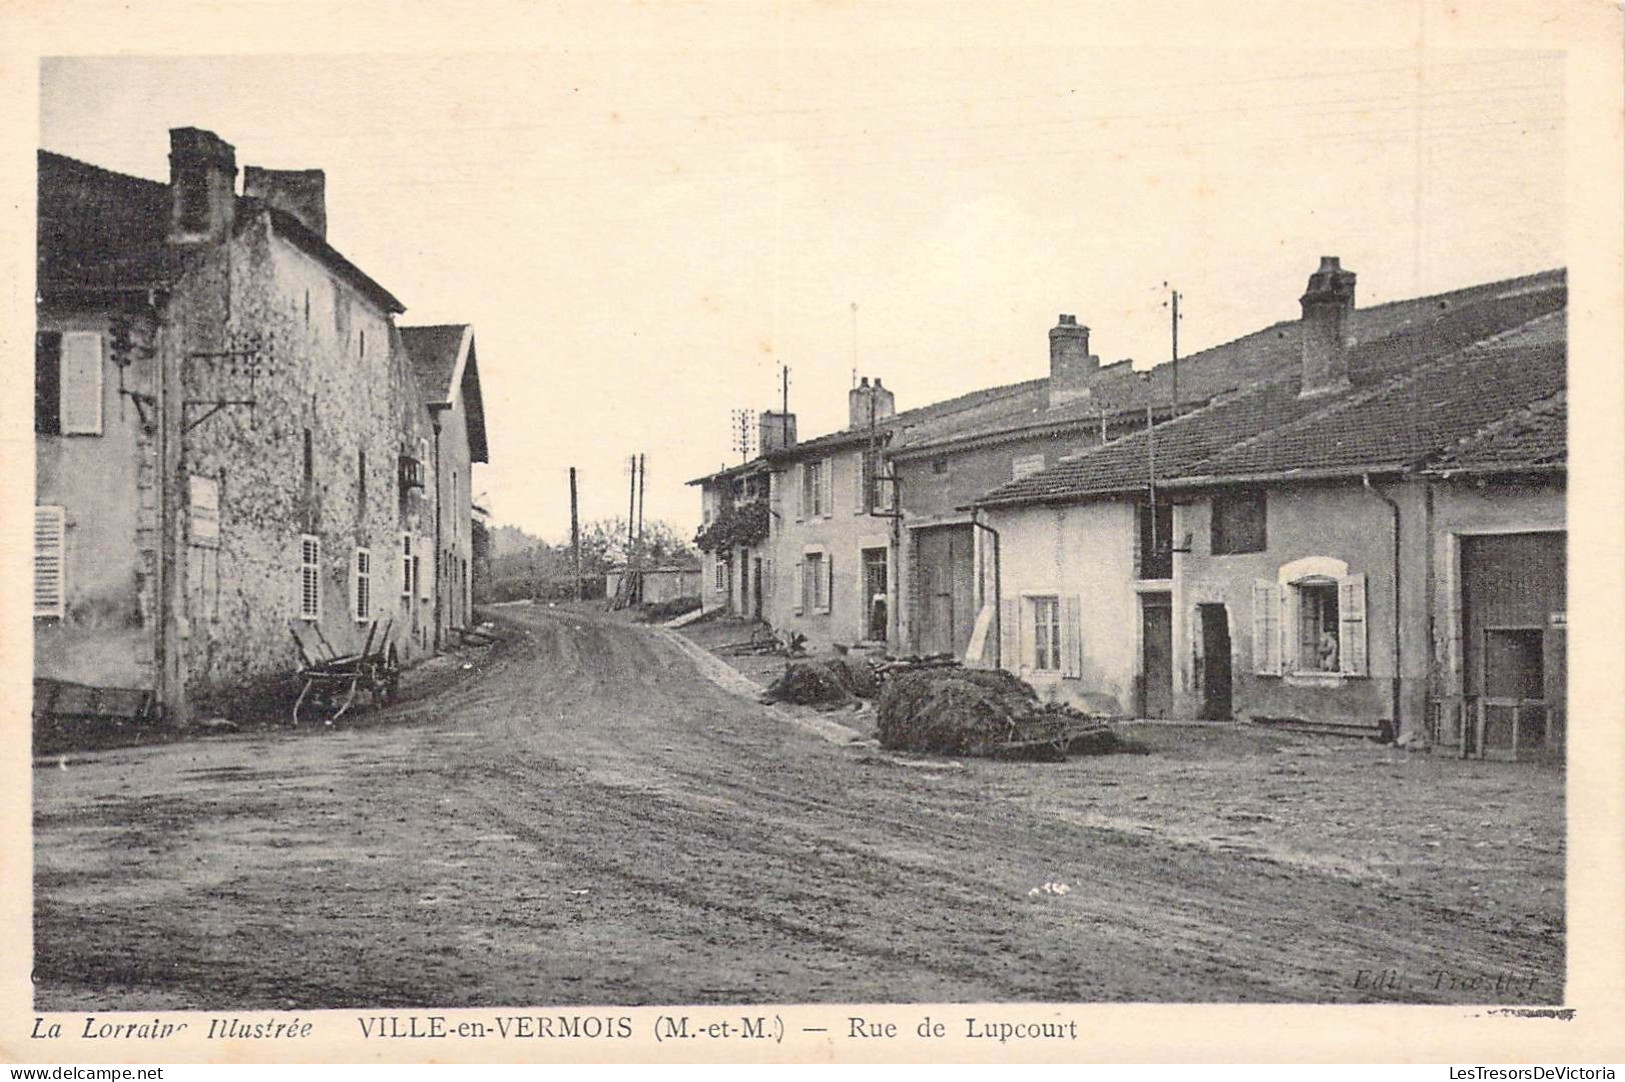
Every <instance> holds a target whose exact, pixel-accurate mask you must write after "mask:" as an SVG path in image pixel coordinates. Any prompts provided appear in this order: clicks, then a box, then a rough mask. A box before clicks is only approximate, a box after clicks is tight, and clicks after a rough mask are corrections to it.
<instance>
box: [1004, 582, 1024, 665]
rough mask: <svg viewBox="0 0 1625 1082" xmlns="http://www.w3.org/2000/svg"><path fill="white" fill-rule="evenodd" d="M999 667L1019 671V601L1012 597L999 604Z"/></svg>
mask: <svg viewBox="0 0 1625 1082" xmlns="http://www.w3.org/2000/svg"><path fill="white" fill-rule="evenodd" d="M999 667H1000V668H1001V669H1006V670H1008V671H1010V672H1013V673H1019V672H1020V671H1021V601H1020V599H1018V598H1014V597H1007V598H1004V599H1003V600H1001V601H1000V602H999Z"/></svg>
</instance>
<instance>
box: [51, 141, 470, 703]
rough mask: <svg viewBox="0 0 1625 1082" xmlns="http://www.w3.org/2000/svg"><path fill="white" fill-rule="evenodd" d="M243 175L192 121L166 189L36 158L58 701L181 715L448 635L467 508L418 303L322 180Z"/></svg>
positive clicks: (415, 649)
mask: <svg viewBox="0 0 1625 1082" xmlns="http://www.w3.org/2000/svg"><path fill="white" fill-rule="evenodd" d="M236 177H237V165H236V155H235V151H234V149H233V148H232V147H231V146H230V145H229V144H228V143H226V142H224V141H223V140H221V139H220V138H219V137H218V136H216V135H214V134H213V133H210V132H206V131H201V130H198V129H195V128H180V129H175V130H174V131H172V132H171V133H170V179H169V182H168V183H167V184H165V183H160V182H156V181H151V180H145V179H141V178H137V177H131V176H125V175H121V174H118V173H113V172H110V171H107V170H103V169H99V168H97V167H95V166H91V165H87V164H85V163H82V162H78V161H74V160H72V159H70V158H65V157H62V156H60V155H56V154H51V153H48V152H44V151H42V152H41V153H40V155H39V223H40V228H39V252H38V257H39V278H38V281H39V289H38V293H39V306H38V326H37V334H36V368H35V430H36V436H35V442H36V459H37V463H38V465H37V467H36V495H35V504H36V511H35V580H34V581H35V599H34V602H35V603H34V611H35V621H34V631H35V677H36V690H37V692H39V693H40V694H41V701H42V702H43V703H45V708H46V709H48V710H55V711H57V712H61V713H68V714H87V715H94V714H96V713H99V712H104V708H106V707H107V704H116V709H118V710H127V709H128V708H129V704H130V703H132V702H138V703H140V706H139V707H138V708H137V709H147V710H156V711H158V712H161V713H162V714H163V715H164V716H166V717H167V718H168V719H170V720H172V721H175V722H184V721H185V720H186V719H187V717H188V716H189V715H190V714H191V713H193V712H195V711H198V710H210V711H214V710H219V711H229V710H231V709H232V708H234V707H237V706H240V705H241V704H242V703H244V702H248V701H253V700H256V699H260V698H263V697H264V696H265V695H267V694H270V693H273V692H276V691H278V690H280V689H281V688H283V687H285V686H286V684H287V682H288V676H289V675H290V674H291V673H292V672H293V671H294V670H295V669H296V668H297V666H298V665H299V663H300V657H301V653H300V649H299V647H298V645H296V641H295V640H296V639H297V640H299V641H300V642H303V643H304V644H305V646H306V648H307V649H309V650H311V651H314V652H323V651H331V652H335V653H344V652H349V651H353V650H355V649H357V648H358V647H359V646H360V644H361V643H362V642H363V641H365V639H366V637H367V632H368V630H369V628H373V627H374V626H376V629H377V633H379V634H382V633H383V632H384V630H385V628H386V627H387V628H388V632H389V636H390V644H391V646H392V648H393V649H394V650H395V652H396V653H397V655H398V656H399V657H400V659H401V660H402V661H403V662H408V661H410V660H411V659H412V658H414V657H416V656H419V655H421V654H424V653H426V652H428V651H429V650H432V649H433V647H434V634H433V629H434V626H435V624H434V621H433V615H432V614H433V612H434V610H435V608H436V607H437V606H439V607H442V608H445V607H447V606H448V602H447V601H445V600H442V599H441V596H440V595H441V591H440V590H439V589H437V587H436V578H435V576H434V575H433V574H432V573H431V570H432V566H433V560H431V559H425V558H424V557H425V556H427V555H428V554H430V553H433V552H435V551H436V542H435V519H436V516H437V513H440V511H441V506H440V505H441V503H442V501H443V500H445V499H446V498H447V497H446V496H445V495H444V494H438V495H439V498H437V491H436V488H437V485H436V478H435V476H434V474H433V463H432V462H431V461H430V459H429V456H428V450H429V449H430V448H432V446H433V442H434V436H435V427H436V426H435V420H436V417H437V416H438V414H437V412H436V411H434V410H431V409H428V408H425V402H426V401H427V400H429V399H430V398H431V397H432V395H431V394H430V393H429V392H425V391H424V390H422V389H421V388H420V386H419V383H418V379H417V375H416V373H415V372H414V367H413V362H412V359H411V357H410V356H409V354H408V352H407V349H406V347H405V345H404V343H403V341H402V338H401V335H400V332H399V331H398V329H397V328H396V326H395V317H396V316H397V315H398V314H400V313H401V312H402V311H403V306H402V304H401V303H400V302H399V301H398V300H397V299H396V298H395V297H394V296H393V295H391V294H390V293H389V292H388V290H386V289H385V288H384V287H383V286H382V285H380V284H379V283H378V282H377V281H376V280H375V279H374V278H373V277H371V276H370V275H368V274H367V273H366V272H364V271H363V270H361V269H360V268H359V267H357V266H356V265H355V264H353V263H351V262H350V261H349V260H348V259H346V258H345V257H344V256H343V255H342V254H340V253H339V252H338V251H337V250H336V249H335V248H334V247H333V246H332V245H330V244H329V243H328V241H327V237H326V227H327V221H326V212H325V206H324V202H325V201H324V183H325V178H324V176H323V174H322V173H321V172H320V171H319V170H302V171H283V170H271V169H260V168H256V167H252V166H250V167H248V168H247V169H246V170H245V173H244V178H243V189H242V192H241V193H240V194H239V193H238V191H237V180H236ZM473 379H474V382H475V383H476V385H477V376H475V377H473ZM462 397H463V399H464V400H465V401H466V400H467V398H468V397H469V395H468V394H467V392H466V391H465V392H464V394H463V396H462ZM473 397H474V398H475V400H476V401H477V391H476V392H475V394H474V395H473ZM465 427H469V428H470V429H471V427H472V426H466V425H465ZM480 440H481V446H482V452H483V422H482V423H481V425H480ZM459 483H460V484H461V485H462V486H463V487H462V488H461V489H460V492H461V493H462V497H461V498H462V499H463V501H464V503H466V502H467V500H466V496H467V487H466V485H467V481H466V478H464V479H463V480H461V482H457V481H449V480H448V481H445V482H444V483H442V484H441V485H440V486H438V487H440V488H441V489H442V490H444V489H446V488H447V487H450V488H452V489H453V491H458V490H457V489H456V486H457V485H458V484H459ZM464 517H465V518H466V515H465V516H464ZM463 551H465V552H466V548H465V549H464V550H463ZM463 596H466V594H464V595H463Z"/></svg>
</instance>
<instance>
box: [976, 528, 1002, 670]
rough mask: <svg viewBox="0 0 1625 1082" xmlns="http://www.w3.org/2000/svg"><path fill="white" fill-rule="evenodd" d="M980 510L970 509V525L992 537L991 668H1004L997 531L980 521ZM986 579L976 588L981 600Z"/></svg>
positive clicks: (979, 581) (1000, 577) (984, 595)
mask: <svg viewBox="0 0 1625 1082" xmlns="http://www.w3.org/2000/svg"><path fill="white" fill-rule="evenodd" d="M981 514H982V509H981V508H980V507H973V508H971V512H970V524H971V525H972V526H975V527H976V528H977V529H979V530H986V531H987V532H988V533H990V534H992V535H993V667H994V668H995V669H1002V668H1004V597H1003V589H1002V586H1001V582H1002V580H1003V578H1004V576H1003V573H1002V569H1001V567H1000V564H999V531H998V530H995V529H994V528H993V527H991V526H989V525H988V524H987V523H985V522H983V521H982V520H981ZM986 582H987V577H986V576H985V575H984V576H981V577H980V578H979V579H978V581H977V584H976V585H977V586H978V587H980V588H981V592H982V594H983V598H982V600H983V601H984V602H985V601H986V600H987V598H986V589H987V588H986V585H985V584H986Z"/></svg>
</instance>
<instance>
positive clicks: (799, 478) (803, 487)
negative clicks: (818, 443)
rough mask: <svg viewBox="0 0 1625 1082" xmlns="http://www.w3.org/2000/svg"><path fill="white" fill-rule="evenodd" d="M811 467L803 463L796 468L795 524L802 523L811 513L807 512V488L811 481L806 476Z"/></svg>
mask: <svg viewBox="0 0 1625 1082" xmlns="http://www.w3.org/2000/svg"><path fill="white" fill-rule="evenodd" d="M811 466H812V463H810V462H803V463H802V464H801V465H799V466H797V467H796V488H797V490H798V491H797V492H796V521H797V522H800V521H802V520H803V519H805V518H806V517H807V516H808V515H809V514H810V513H811V512H810V511H809V506H810V504H811V500H810V499H809V488H808V486H809V485H811V484H812V480H811V478H809V477H808V475H807V470H808V469H809V468H810V467H811Z"/></svg>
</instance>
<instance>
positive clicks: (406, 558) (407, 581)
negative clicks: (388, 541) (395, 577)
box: [401, 533, 412, 598]
mask: <svg viewBox="0 0 1625 1082" xmlns="http://www.w3.org/2000/svg"><path fill="white" fill-rule="evenodd" d="M401 596H402V597H406V598H410V597H411V596H412V535H411V534H409V533H403V534H401Z"/></svg>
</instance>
